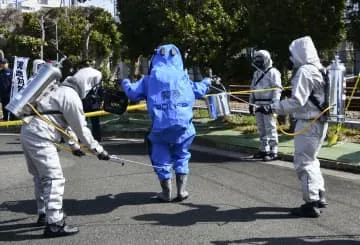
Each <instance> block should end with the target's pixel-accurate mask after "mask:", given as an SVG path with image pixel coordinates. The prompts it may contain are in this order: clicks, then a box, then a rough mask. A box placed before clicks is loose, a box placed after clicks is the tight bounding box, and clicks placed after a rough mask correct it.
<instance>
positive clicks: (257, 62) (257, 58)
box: [253, 56, 265, 71]
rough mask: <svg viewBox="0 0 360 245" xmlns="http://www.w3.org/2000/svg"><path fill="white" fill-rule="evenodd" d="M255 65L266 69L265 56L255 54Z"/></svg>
mask: <svg viewBox="0 0 360 245" xmlns="http://www.w3.org/2000/svg"><path fill="white" fill-rule="evenodd" d="M253 65H254V66H255V67H256V68H259V69H260V70H262V71H264V70H265V61H264V58H263V57H261V56H255V58H254V61H253Z"/></svg>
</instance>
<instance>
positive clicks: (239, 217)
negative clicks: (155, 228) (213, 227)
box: [134, 203, 294, 226]
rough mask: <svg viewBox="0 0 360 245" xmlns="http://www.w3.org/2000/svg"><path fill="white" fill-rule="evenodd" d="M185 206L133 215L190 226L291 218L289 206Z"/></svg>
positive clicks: (138, 218) (148, 219)
mask: <svg viewBox="0 0 360 245" xmlns="http://www.w3.org/2000/svg"><path fill="white" fill-rule="evenodd" d="M181 205H184V206H186V207H189V208H192V209H190V210H186V211H183V212H180V213H172V214H164V213H154V214H144V215H139V216H136V217H134V219H135V220H139V221H153V222H156V223H154V225H166V226H190V225H195V224H196V223H209V222H218V223H230V222H250V221H255V220H257V219H293V218H294V217H293V216H291V215H290V214H289V212H290V208H282V207H251V208H237V209H231V210H224V211H218V209H219V207H217V206H212V205H201V204H192V203H183V204H181Z"/></svg>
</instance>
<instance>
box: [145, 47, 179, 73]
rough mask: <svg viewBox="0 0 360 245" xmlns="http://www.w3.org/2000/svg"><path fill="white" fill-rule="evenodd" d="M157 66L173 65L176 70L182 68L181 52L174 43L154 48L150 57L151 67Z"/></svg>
mask: <svg viewBox="0 0 360 245" xmlns="http://www.w3.org/2000/svg"><path fill="white" fill-rule="evenodd" d="M159 66H173V67H175V68H176V69H178V70H183V69H184V65H183V61H182V57H181V53H180V51H179V49H178V48H177V47H176V46H175V45H174V44H166V45H161V46H159V47H157V48H156V49H155V52H154V55H153V57H152V59H151V69H153V68H156V67H159Z"/></svg>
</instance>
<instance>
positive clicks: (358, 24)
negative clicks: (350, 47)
mask: <svg viewBox="0 0 360 245" xmlns="http://www.w3.org/2000/svg"><path fill="white" fill-rule="evenodd" d="M359 5H360V0H351V1H350V4H349V5H348V7H347V17H348V20H349V22H348V23H347V37H348V39H349V40H350V41H352V42H353V44H354V46H355V48H357V49H359V48H360V9H359Z"/></svg>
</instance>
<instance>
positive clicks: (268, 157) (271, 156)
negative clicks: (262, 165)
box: [263, 152, 278, 162]
mask: <svg viewBox="0 0 360 245" xmlns="http://www.w3.org/2000/svg"><path fill="white" fill-rule="evenodd" d="M277 159H278V154H277V153H273V152H271V153H269V154H268V155H266V156H264V158H263V161H264V162H269V161H275V160H277Z"/></svg>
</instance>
